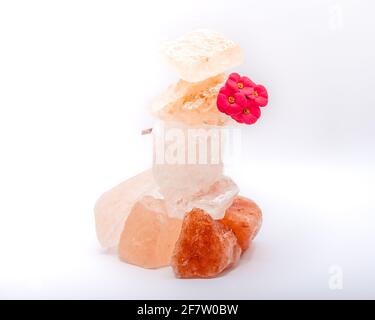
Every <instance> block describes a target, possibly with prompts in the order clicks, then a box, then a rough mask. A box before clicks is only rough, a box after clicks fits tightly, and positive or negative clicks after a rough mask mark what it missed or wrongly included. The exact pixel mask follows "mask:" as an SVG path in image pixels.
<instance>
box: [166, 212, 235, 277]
mask: <svg viewBox="0 0 375 320" xmlns="http://www.w3.org/2000/svg"><path fill="white" fill-rule="evenodd" d="M240 255H241V248H240V246H239V245H238V243H237V239H236V236H235V235H234V234H233V232H232V231H231V230H229V229H228V228H226V227H225V226H224V225H223V224H221V223H220V222H218V221H216V220H213V219H212V218H211V216H210V215H209V214H207V213H205V212H204V211H203V210H201V209H193V210H192V211H191V212H189V213H187V214H186V216H185V219H184V221H183V224H182V229H181V234H180V237H179V238H178V241H177V243H176V247H175V249H174V253H173V257H172V267H173V271H174V273H175V275H176V276H177V277H179V278H210V277H215V276H217V275H218V274H220V273H221V272H222V271H223V270H225V269H226V268H228V267H230V266H233V265H235V264H236V263H237V261H238V259H239V257H240Z"/></svg>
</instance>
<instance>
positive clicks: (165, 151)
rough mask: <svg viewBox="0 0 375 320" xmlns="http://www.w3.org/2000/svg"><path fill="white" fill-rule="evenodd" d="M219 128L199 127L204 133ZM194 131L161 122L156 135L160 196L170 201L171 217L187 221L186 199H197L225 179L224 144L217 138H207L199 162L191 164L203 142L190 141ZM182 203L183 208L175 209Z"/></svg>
mask: <svg viewBox="0 0 375 320" xmlns="http://www.w3.org/2000/svg"><path fill="white" fill-rule="evenodd" d="M216 128H217V127H215V126H199V130H203V133H207V132H209V131H208V130H211V129H212V130H216ZM192 129H195V127H191V126H187V125H184V124H182V123H176V122H169V121H157V122H156V123H155V125H154V128H153V131H152V132H153V138H154V157H153V174H154V179H155V181H156V183H157V184H158V186H159V188H160V193H161V194H162V195H163V197H164V198H165V199H166V202H167V208H168V214H170V215H171V216H176V217H180V218H183V217H184V215H185V213H186V212H187V210H186V207H184V203H186V200H185V199H189V198H191V197H193V195H194V194H196V193H197V192H199V191H200V190H208V189H209V187H210V186H211V185H212V184H213V183H215V182H216V181H218V180H219V179H220V178H221V177H222V176H223V162H222V157H221V149H220V148H221V146H220V140H218V139H217V136H215V135H212V136H210V135H207V137H206V140H205V141H206V143H207V144H206V148H205V149H204V148H203V149H204V150H198V151H199V152H197V153H196V158H195V159H193V160H194V161H192V162H191V164H190V162H189V156H191V154H192V152H193V151H197V149H199V139H197V140H194V139H189V132H191V130H192ZM206 130H207V131H206ZM214 133H218V131H214ZM215 146H216V147H215ZM201 155H202V156H204V159H201V160H204V161H199V157H200V156H201ZM178 203H180V204H181V205H180V206H179V207H175V204H178ZM223 215H224V213H223Z"/></svg>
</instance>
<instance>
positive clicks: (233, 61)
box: [162, 29, 244, 82]
mask: <svg viewBox="0 0 375 320" xmlns="http://www.w3.org/2000/svg"><path fill="white" fill-rule="evenodd" d="M162 52H163V54H164V56H165V58H166V61H167V62H168V63H169V64H170V65H171V66H172V67H173V68H174V69H175V70H176V72H177V73H178V75H179V76H180V78H182V79H184V80H186V81H189V82H197V81H202V80H203V79H206V78H209V77H212V76H214V75H216V74H219V73H221V72H223V71H226V70H227V69H230V68H233V67H235V66H237V65H239V64H241V63H242V62H243V61H244V54H243V51H242V49H241V48H240V46H239V45H238V44H236V43H235V42H234V41H232V40H229V39H227V38H225V37H224V36H222V35H220V34H218V33H216V32H214V31H211V30H207V29H199V30H194V31H192V32H189V33H187V34H185V35H184V36H182V37H180V38H178V39H177V40H175V41H170V42H168V43H166V44H165V45H164V46H163V50H162Z"/></svg>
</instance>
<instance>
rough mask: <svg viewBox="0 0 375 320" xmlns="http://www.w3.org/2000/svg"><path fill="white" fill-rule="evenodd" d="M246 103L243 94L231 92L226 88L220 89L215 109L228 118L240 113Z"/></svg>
mask: <svg viewBox="0 0 375 320" xmlns="http://www.w3.org/2000/svg"><path fill="white" fill-rule="evenodd" d="M246 103H247V99H246V97H245V95H244V94H243V93H240V92H233V91H232V90H230V89H229V88H227V87H223V88H221V89H220V91H219V95H218V97H217V108H218V109H219V110H220V111H221V112H223V113H225V114H227V115H229V116H230V115H232V114H237V113H240V112H241V111H242V109H243V107H242V106H244V105H245V104H246Z"/></svg>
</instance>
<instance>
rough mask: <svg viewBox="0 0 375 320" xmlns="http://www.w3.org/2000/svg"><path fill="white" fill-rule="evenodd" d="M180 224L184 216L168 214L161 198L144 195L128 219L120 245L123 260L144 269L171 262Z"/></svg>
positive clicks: (162, 265)
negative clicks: (177, 216) (180, 217)
mask: <svg viewBox="0 0 375 320" xmlns="http://www.w3.org/2000/svg"><path fill="white" fill-rule="evenodd" d="M181 225H182V220H181V219H176V218H170V217H168V216H167V214H166V208H165V205H164V201H163V200H162V199H155V198H154V197H152V196H145V197H143V198H142V199H140V200H139V201H137V202H136V204H135V205H134V206H133V208H132V209H131V212H130V214H129V216H128V218H127V220H126V223H125V226H124V230H123V231H122V234H121V238H120V243H119V247H118V253H119V257H120V259H121V260H123V261H126V262H128V263H132V264H135V265H137V266H140V267H143V268H159V267H164V266H167V265H169V264H170V261H171V256H172V252H173V249H174V247H175V243H176V241H177V239H178V236H179V234H180V230H181Z"/></svg>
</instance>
